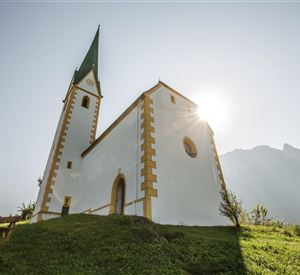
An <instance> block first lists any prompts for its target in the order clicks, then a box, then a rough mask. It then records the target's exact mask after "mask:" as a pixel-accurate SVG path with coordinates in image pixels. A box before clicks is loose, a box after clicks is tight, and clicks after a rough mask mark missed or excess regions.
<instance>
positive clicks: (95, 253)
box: [0, 215, 300, 274]
mask: <svg viewBox="0 0 300 275" xmlns="http://www.w3.org/2000/svg"><path fill="white" fill-rule="evenodd" d="M0 273H1V274H245V273H256V274H272V273H274V274H275V273H277V274H284V273H286V274H299V273H300V237H295V236H292V235H291V234H286V232H284V229H280V228H275V227H262V226H261V227H245V228H243V229H242V230H241V231H240V232H237V231H236V230H235V228H233V227H187V226H167V225H157V224H154V223H152V222H150V221H148V220H146V219H144V218H141V217H130V216H107V217H104V216H94V215H70V216H66V217H63V218H58V219H53V220H49V221H45V222H42V223H38V224H32V225H31V224H24V225H19V226H17V227H16V228H15V230H14V232H13V235H12V239H11V240H10V241H9V242H5V243H2V244H0Z"/></svg>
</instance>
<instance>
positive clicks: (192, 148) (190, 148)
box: [183, 137, 197, 158]
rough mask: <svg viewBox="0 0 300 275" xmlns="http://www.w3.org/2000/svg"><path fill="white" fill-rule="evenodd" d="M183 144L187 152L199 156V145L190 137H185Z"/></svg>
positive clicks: (193, 156) (192, 155)
mask: <svg viewBox="0 0 300 275" xmlns="http://www.w3.org/2000/svg"><path fill="white" fill-rule="evenodd" d="M183 146H184V149H185V151H186V153H187V154H188V155H189V156H190V157H192V158H195V157H196V156H197V147H196V145H195V143H194V142H193V141H192V140H191V139H190V138H189V137H184V139H183Z"/></svg>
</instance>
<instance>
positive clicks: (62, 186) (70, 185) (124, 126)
mask: <svg viewBox="0 0 300 275" xmlns="http://www.w3.org/2000/svg"><path fill="white" fill-rule="evenodd" d="M98 44H99V28H98V30H97V32H96V35H95V38H94V40H93V42H92V44H91V46H90V48H89V50H88V52H87V54H86V56H85V58H84V60H83V62H82V64H81V66H80V67H79V69H77V70H75V72H74V75H73V78H72V80H71V83H70V86H69V89H68V91H67V93H66V96H65V99H64V104H63V108H62V112H61V116H60V119H59V122H58V126H57V130H56V133H55V136H54V140H53V144H52V147H51V151H50V154H49V158H48V162H47V165H46V168H45V172H44V175H43V178H42V183H41V186H40V190H39V193H38V197H37V201H36V208H35V212H34V215H33V217H32V220H31V222H33V223H34V222H39V221H42V220H47V219H52V218H56V217H60V216H63V215H68V214H72V213H85V214H97V215H109V214H124V215H138V216H144V217H146V218H148V219H150V220H152V221H154V222H157V223H161V224H175V225H176V224H182V225H225V224H228V223H227V220H226V219H225V218H224V217H223V216H221V214H220V212H219V206H220V201H221V195H220V191H221V190H222V188H223V189H225V188H226V187H225V182H224V179H223V175H222V170H221V166H220V162H219V158H218V154H217V150H216V146H215V143H214V138H213V131H212V130H211V128H210V127H209V125H208V123H207V122H205V121H203V120H200V119H199V116H198V115H197V108H198V106H197V105H196V104H195V103H193V102H192V101H191V100H189V99H188V98H186V97H185V96H183V95H182V94H181V93H179V92H177V91H176V90H174V89H172V88H171V87H169V86H168V85H166V84H165V83H163V82H161V81H159V82H158V83H157V84H156V85H155V86H154V87H152V88H151V89H149V90H147V91H145V92H144V93H142V94H141V95H140V96H139V97H138V98H137V99H136V100H135V101H134V102H133V103H132V104H131V105H130V106H129V107H128V108H127V109H126V110H125V111H124V112H123V113H122V114H121V115H120V116H119V117H118V118H117V119H116V120H115V121H114V122H113V123H112V124H111V125H110V126H109V127H108V128H107V129H106V130H105V131H104V132H103V133H102V134H101V135H100V136H99V137H97V138H96V128H97V124H98V116H99V110H100V104H105V101H104V100H103V103H102V93H101V89H100V83H99V81H98ZM203 104H205V103H203ZM100 123H101V122H100Z"/></svg>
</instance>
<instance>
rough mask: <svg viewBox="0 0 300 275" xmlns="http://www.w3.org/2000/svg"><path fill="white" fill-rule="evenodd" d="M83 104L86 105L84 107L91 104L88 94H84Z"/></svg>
mask: <svg viewBox="0 0 300 275" xmlns="http://www.w3.org/2000/svg"><path fill="white" fill-rule="evenodd" d="M81 106H82V107H84V108H87V109H88V108H89V106H90V99H89V97H88V96H84V97H83V98H82V102H81Z"/></svg>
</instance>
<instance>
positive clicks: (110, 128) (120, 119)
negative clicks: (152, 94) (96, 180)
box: [81, 97, 140, 158]
mask: <svg viewBox="0 0 300 275" xmlns="http://www.w3.org/2000/svg"><path fill="white" fill-rule="evenodd" d="M139 99H140V97H139V98H138V99H137V100H136V101H134V102H133V103H132V104H131V105H130V106H129V107H128V108H127V109H126V110H125V112H123V113H122V114H121V115H120V116H119V117H118V118H117V119H116V120H115V121H114V122H113V123H112V124H111V125H110V126H109V127H108V128H107V129H106V130H105V131H104V132H103V133H102V135H101V136H100V137H98V138H97V139H96V140H95V141H94V142H93V143H92V144H91V145H90V146H89V147H88V148H87V149H86V150H85V151H84V152H83V153H82V154H81V156H82V157H83V158H84V157H85V156H86V155H87V154H88V153H89V152H90V151H91V150H92V149H93V148H94V147H95V146H96V145H97V144H98V143H99V142H100V141H101V140H103V139H104V138H105V137H106V136H107V135H108V134H109V133H110V132H111V131H112V130H113V129H114V128H115V127H116V126H117V125H118V124H119V123H120V122H121V121H122V120H123V119H124V118H125V117H126V116H127V115H128V114H129V113H130V112H131V111H132V110H133V109H134V108H135V107H136V105H137V103H138V101H139Z"/></svg>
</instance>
